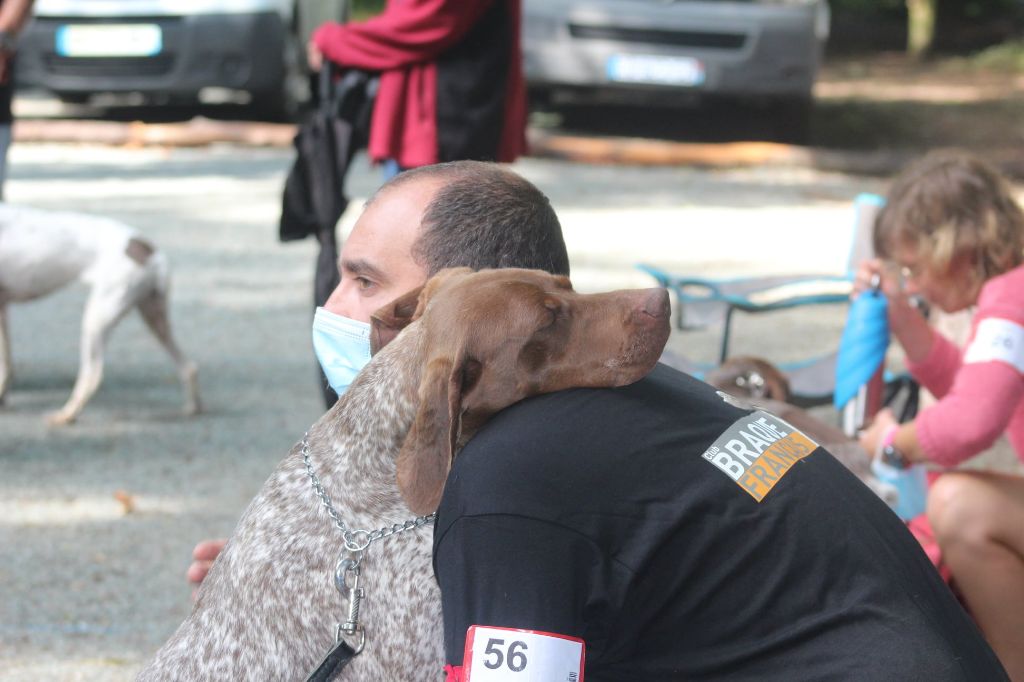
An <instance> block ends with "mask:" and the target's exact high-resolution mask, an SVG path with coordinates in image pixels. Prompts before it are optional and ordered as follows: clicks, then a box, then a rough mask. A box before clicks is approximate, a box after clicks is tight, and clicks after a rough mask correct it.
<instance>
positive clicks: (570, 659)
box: [462, 625, 586, 682]
mask: <svg viewBox="0 0 1024 682" xmlns="http://www.w3.org/2000/svg"><path fill="white" fill-rule="evenodd" d="M585 654H586V647H585V645H584V643H583V640H582V639H577V638H576V637H566V636H564V635H555V634H551V633H550V632H537V631H535V630H517V629H515V628H492V627H485V626H482V625H474V626H472V627H471V628H469V631H468V632H467V633H466V651H465V655H464V657H463V659H462V660H463V665H464V666H465V669H464V670H463V676H464V677H463V680H464V682H583V662H584V658H585Z"/></svg>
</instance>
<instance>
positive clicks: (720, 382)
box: [704, 355, 789, 402]
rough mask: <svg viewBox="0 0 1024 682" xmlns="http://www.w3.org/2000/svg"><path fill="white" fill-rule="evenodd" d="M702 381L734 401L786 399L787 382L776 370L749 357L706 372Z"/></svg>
mask: <svg viewBox="0 0 1024 682" xmlns="http://www.w3.org/2000/svg"><path fill="white" fill-rule="evenodd" d="M704 381H705V382H707V383H709V384H711V385H712V386H714V387H715V388H717V389H719V390H721V391H725V392H726V393H728V394H730V395H734V396H736V397H737V398H770V399H772V400H778V401H780V402H786V401H787V400H788V399H789V381H788V380H787V379H786V377H785V376H784V375H783V374H782V372H781V371H779V368H778V367H776V366H775V365H773V364H771V363H769V362H767V361H765V360H762V359H761V358H755V357H752V356H746V355H744V356H738V357H735V358H729V359H728V360H726V361H725V362H723V363H722V364H721V365H719V366H718V367H716V368H715V369H713V370H711V371H710V372H708V373H707V374H706V375H705V376H704Z"/></svg>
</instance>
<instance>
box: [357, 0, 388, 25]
mask: <svg viewBox="0 0 1024 682" xmlns="http://www.w3.org/2000/svg"><path fill="white" fill-rule="evenodd" d="M349 7H350V8H351V10H350V14H349V17H350V18H351V20H352V21H362V20H363V19H369V18H370V17H372V16H375V15H377V14H380V13H381V12H382V11H383V10H384V0H351V5H349Z"/></svg>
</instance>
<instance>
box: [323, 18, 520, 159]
mask: <svg viewBox="0 0 1024 682" xmlns="http://www.w3.org/2000/svg"><path fill="white" fill-rule="evenodd" d="M519 32H520V0H388V2H387V4H386V6H385V8H384V11H383V12H382V13H381V14H380V15H378V16H376V17H373V18H372V19H369V20H366V21H362V22H353V23H348V24H339V23H336V22H327V23H324V24H322V25H321V26H320V27H319V28H317V30H316V31H315V32H314V33H313V35H312V36H311V38H310V41H309V45H308V46H307V47H308V55H309V62H310V66H311V67H312V68H313V69H314V70H318V69H319V68H320V66H321V65H322V63H323V60H324V59H327V60H330V61H331V62H334V63H336V64H338V65H340V66H341V67H343V68H355V69H362V70H364V71H374V72H379V73H380V89H379V90H378V93H377V99H376V103H375V105H374V110H373V117H372V120H371V124H370V140H369V155H370V158H372V159H373V160H374V161H378V162H381V161H393V162H395V163H397V165H398V167H399V168H413V167H417V166H425V165H429V164H433V163H438V162H442V161H456V160H462V159H474V160H487V161H505V162H508V161H513V160H515V158H516V157H517V156H519V155H521V154H523V153H524V152H525V150H526V134H525V130H526V87H525V84H524V81H523V74H522V57H521V49H520V42H519Z"/></svg>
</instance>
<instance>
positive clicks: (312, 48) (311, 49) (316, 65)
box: [306, 40, 324, 71]
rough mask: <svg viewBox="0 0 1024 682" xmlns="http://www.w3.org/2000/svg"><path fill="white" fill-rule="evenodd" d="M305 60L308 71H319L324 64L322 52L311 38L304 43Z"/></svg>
mask: <svg viewBox="0 0 1024 682" xmlns="http://www.w3.org/2000/svg"><path fill="white" fill-rule="evenodd" d="M306 61H308V62H309V70H310V71H319V70H320V69H322V68H323V66H324V53H323V52H321V51H320V48H319V47H317V46H316V43H314V42H313V41H312V40H310V41H309V42H308V43H306Z"/></svg>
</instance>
